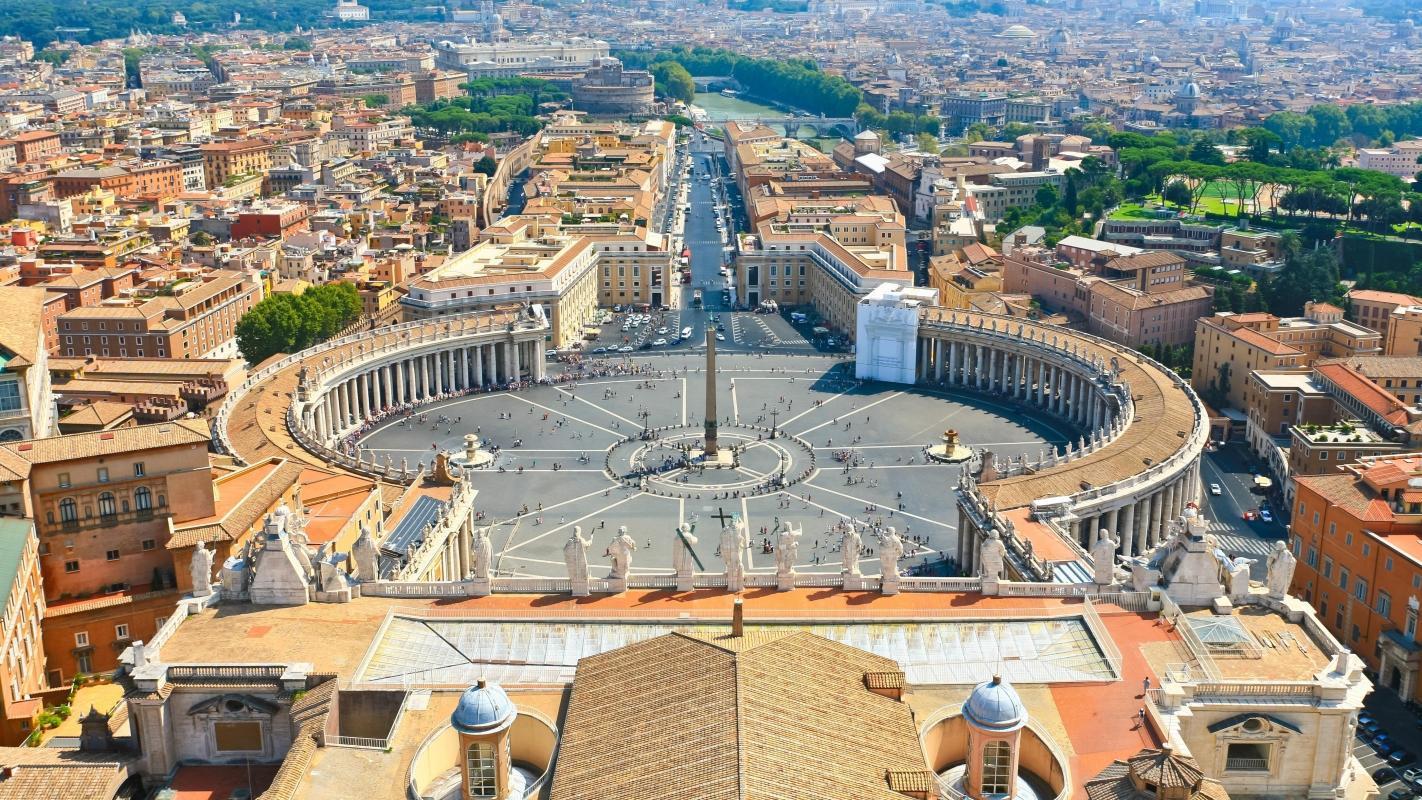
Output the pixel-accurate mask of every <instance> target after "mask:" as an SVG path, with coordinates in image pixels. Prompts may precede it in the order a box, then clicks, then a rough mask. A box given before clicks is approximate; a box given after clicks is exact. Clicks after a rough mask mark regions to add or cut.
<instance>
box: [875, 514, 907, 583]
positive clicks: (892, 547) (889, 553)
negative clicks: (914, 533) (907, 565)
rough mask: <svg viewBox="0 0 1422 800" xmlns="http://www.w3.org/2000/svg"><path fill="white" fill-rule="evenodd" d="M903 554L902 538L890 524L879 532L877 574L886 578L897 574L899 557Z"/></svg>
mask: <svg viewBox="0 0 1422 800" xmlns="http://www.w3.org/2000/svg"><path fill="white" fill-rule="evenodd" d="M903 555H904V540H903V538H901V537H900V536H899V532H898V531H896V530H894V528H893V527H892V526H890V527H888V528H885V529H884V531H883V532H882V533H880V534H879V574H880V575H882V576H884V577H885V578H888V577H889V576H897V575H898V574H899V559H900V558H903Z"/></svg>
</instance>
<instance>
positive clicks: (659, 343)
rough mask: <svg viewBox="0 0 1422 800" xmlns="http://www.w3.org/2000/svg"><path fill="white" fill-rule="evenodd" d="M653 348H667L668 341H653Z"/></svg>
mask: <svg viewBox="0 0 1422 800" xmlns="http://www.w3.org/2000/svg"><path fill="white" fill-rule="evenodd" d="M652 346H653V347H666V346H667V340H666V339H655V340H653V341H652Z"/></svg>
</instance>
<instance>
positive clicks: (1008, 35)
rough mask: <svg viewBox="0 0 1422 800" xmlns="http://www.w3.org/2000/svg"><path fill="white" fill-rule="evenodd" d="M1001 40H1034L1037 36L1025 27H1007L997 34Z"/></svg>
mask: <svg viewBox="0 0 1422 800" xmlns="http://www.w3.org/2000/svg"><path fill="white" fill-rule="evenodd" d="M998 36H999V37H1001V38H1003V39H1035V38H1037V34H1036V33H1034V32H1033V31H1032V29H1031V28H1029V27H1027V26H1026V25H1009V26H1007V27H1006V28H1003V30H1002V33H999V34H998Z"/></svg>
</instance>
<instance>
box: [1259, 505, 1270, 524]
mask: <svg viewBox="0 0 1422 800" xmlns="http://www.w3.org/2000/svg"><path fill="white" fill-rule="evenodd" d="M1259 519H1261V520H1263V521H1264V522H1273V521H1274V512H1272V511H1270V510H1269V509H1267V508H1261V509H1259Z"/></svg>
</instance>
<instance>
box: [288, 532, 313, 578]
mask: <svg viewBox="0 0 1422 800" xmlns="http://www.w3.org/2000/svg"><path fill="white" fill-rule="evenodd" d="M286 538H287V539H288V540H289V541H290V542H291V554H292V555H293V556H296V563H298V564H300V565H301V571H302V572H304V573H305V574H306V579H307V580H313V579H315V578H316V577H317V576H316V567H315V566H314V565H313V564H312V563H311V551H310V550H309V549H307V545H308V544H309V542H307V540H306V534H305V533H304V532H302V531H291V532H290V533H288V534H287V535H286Z"/></svg>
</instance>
